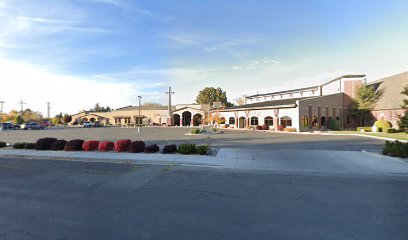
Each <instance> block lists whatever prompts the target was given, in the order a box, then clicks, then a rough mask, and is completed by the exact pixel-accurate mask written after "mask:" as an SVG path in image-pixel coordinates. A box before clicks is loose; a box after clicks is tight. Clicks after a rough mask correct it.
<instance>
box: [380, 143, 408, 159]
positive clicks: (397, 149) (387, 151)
mask: <svg viewBox="0 0 408 240" xmlns="http://www.w3.org/2000/svg"><path fill="white" fill-rule="evenodd" d="M382 153H383V154H384V155H387V156H391V157H402V158H407V157H408V143H402V142H400V141H395V142H390V141H386V142H385V145H384V147H383V151H382Z"/></svg>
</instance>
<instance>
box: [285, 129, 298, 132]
mask: <svg viewBox="0 0 408 240" xmlns="http://www.w3.org/2000/svg"><path fill="white" fill-rule="evenodd" d="M283 131H285V132H297V129H296V128H285V129H284V130H283Z"/></svg>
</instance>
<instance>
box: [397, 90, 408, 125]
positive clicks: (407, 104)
mask: <svg viewBox="0 0 408 240" xmlns="http://www.w3.org/2000/svg"><path fill="white" fill-rule="evenodd" d="M401 93H402V94H404V95H405V96H407V97H408V86H406V87H405V88H404V91H402V92H401ZM401 107H402V109H404V110H405V112H404V116H402V117H401V118H400V120H399V121H398V126H399V128H400V129H401V130H402V131H404V132H406V133H408V99H407V98H406V99H404V100H403V102H402V105H401Z"/></svg>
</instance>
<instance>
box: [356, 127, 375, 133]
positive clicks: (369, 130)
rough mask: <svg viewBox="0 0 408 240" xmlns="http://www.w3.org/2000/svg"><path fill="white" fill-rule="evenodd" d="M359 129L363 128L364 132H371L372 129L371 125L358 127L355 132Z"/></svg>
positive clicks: (359, 130)
mask: <svg viewBox="0 0 408 240" xmlns="http://www.w3.org/2000/svg"><path fill="white" fill-rule="evenodd" d="M361 129H363V130H364V132H372V131H373V129H372V127H358V128H357V132H361Z"/></svg>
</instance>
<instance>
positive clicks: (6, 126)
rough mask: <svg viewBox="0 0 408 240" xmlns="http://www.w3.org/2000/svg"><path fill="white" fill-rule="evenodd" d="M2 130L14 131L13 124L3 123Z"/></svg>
mask: <svg viewBox="0 0 408 240" xmlns="http://www.w3.org/2000/svg"><path fill="white" fill-rule="evenodd" d="M0 128H1V129H13V124H11V123H1V125H0Z"/></svg>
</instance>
